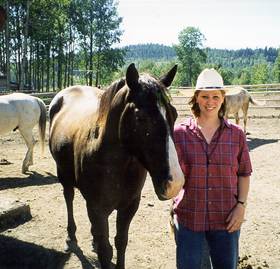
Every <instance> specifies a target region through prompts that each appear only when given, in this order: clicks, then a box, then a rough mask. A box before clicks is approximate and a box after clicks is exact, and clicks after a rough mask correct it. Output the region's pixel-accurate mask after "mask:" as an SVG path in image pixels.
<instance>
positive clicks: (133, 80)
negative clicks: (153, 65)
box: [126, 63, 139, 89]
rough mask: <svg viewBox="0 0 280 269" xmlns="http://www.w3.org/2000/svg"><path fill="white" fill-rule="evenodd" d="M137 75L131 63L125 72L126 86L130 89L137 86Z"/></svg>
mask: <svg viewBox="0 0 280 269" xmlns="http://www.w3.org/2000/svg"><path fill="white" fill-rule="evenodd" d="M138 80H139V73H138V71H137V69H136V67H135V64H134V63H132V64H130V65H129V66H128V68H127V70H126V84H127V85H128V87H129V88H130V89H134V88H135V86H137V85H138Z"/></svg>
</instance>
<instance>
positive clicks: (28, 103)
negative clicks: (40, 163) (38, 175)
mask: <svg viewBox="0 0 280 269" xmlns="http://www.w3.org/2000/svg"><path fill="white" fill-rule="evenodd" d="M46 119H47V109H46V106H45V103H44V102H43V101H42V100H41V99H40V98H37V97H34V96H31V95H28V94H24V93H12V94H8V95H2V96H0V135H1V134H5V133H8V132H10V131H11V130H13V131H16V130H17V129H18V130H19V132H20V134H21V135H22V137H23V139H24V141H25V143H26V145H27V148H28V150H27V152H26V155H25V158H24V160H23V164H22V173H26V171H28V167H29V166H30V165H32V164H33V147H34V145H35V143H36V142H35V139H34V137H33V134H32V129H33V127H34V126H35V125H36V124H38V125H39V138H40V142H41V148H42V152H43V150H44V140H45V133H46Z"/></svg>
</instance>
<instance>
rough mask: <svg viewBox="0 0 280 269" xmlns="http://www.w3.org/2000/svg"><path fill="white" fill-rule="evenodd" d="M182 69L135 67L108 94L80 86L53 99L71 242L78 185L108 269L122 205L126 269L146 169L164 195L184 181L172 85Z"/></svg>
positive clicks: (54, 139) (119, 241)
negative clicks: (111, 222)
mask: <svg viewBox="0 0 280 269" xmlns="http://www.w3.org/2000/svg"><path fill="white" fill-rule="evenodd" d="M176 70H177V66H175V67H173V68H172V69H171V70H170V71H169V72H168V73H167V74H166V75H165V76H163V77H162V78H161V79H159V80H157V79H155V78H153V77H151V76H149V75H147V74H146V75H141V76H140V77H139V74H138V71H137V69H136V68H135V66H134V64H131V65H130V66H129V67H128V69H127V72H126V78H125V79H121V80H119V81H117V82H115V83H113V84H112V85H111V86H110V87H109V88H108V89H107V90H105V91H104V92H103V91H102V90H100V89H98V88H91V87H81V86H74V87H70V88H67V89H65V90H63V91H61V92H60V93H58V94H57V95H56V97H55V98H54V99H53V101H52V102H51V104H50V121H51V126H50V150H51V153H52V155H53V157H54V159H55V161H56V164H57V176H58V179H59V181H60V182H61V184H62V185H63V189H64V197H65V201H66V205H67V213H68V226H67V231H68V238H67V240H66V243H67V246H68V248H69V250H70V248H71V246H75V244H76V241H77V239H76V236H75V231H76V225H75V222H74V217H73V199H74V187H77V188H79V190H80V192H81V193H82V195H83V197H84V198H85V200H86V206H87V211H88V216H89V219H90V222H91V233H92V235H93V246H94V248H95V249H96V251H97V255H98V259H99V261H100V264H101V268H102V269H108V268H111V259H112V247H111V245H110V243H109V240H108V237H109V228H108V217H109V215H110V214H111V213H112V211H113V210H115V209H116V210H117V223H116V225H117V234H116V236H115V247H116V249H117V263H116V268H118V269H124V268H125V250H126V246H127V241H128V229H129V225H130V222H131V220H132V218H133V216H134V214H135V213H136V211H137V209H138V206H139V202H140V197H141V190H142V188H143V185H144V181H145V178H146V174H147V171H148V172H149V173H150V175H151V177H152V181H153V185H154V189H155V192H156V194H157V196H158V198H159V199H161V200H165V199H169V198H172V197H174V196H175V195H176V194H177V193H178V192H179V190H180V189H181V187H182V185H183V184H184V176H183V174H182V171H181V169H180V166H179V163H178V158H177V154H176V150H175V147H174V143H173V140H172V130H173V125H174V122H175V120H176V117H177V113H176V110H175V108H174V107H173V106H172V105H171V104H170V102H169V98H168V95H167V92H166V91H167V89H166V87H168V86H169V85H170V84H171V82H172V80H173V78H174V76H175V74H176Z"/></svg>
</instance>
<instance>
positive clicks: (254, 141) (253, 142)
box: [247, 137, 279, 151]
mask: <svg viewBox="0 0 280 269" xmlns="http://www.w3.org/2000/svg"><path fill="white" fill-rule="evenodd" d="M278 141H279V139H262V138H255V137H247V143H248V146H249V149H250V151H251V150H253V149H255V148H257V147H260V146H262V145H266V144H272V143H277V142H278Z"/></svg>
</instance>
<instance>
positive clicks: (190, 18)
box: [118, 0, 280, 49]
mask: <svg viewBox="0 0 280 269" xmlns="http://www.w3.org/2000/svg"><path fill="white" fill-rule="evenodd" d="M118 3H119V4H118V14H119V16H121V17H123V23H122V25H121V29H122V30H124V34H123V35H122V38H121V39H122V41H121V43H120V45H121V46H123V45H131V44H139V43H159V44H165V45H172V44H178V34H179V32H180V31H181V30H183V29H184V28H186V27H188V26H193V27H197V28H199V30H200V32H201V33H202V34H203V35H204V36H205V38H206V41H205V42H204V45H205V46H208V47H210V48H222V49H240V48H253V49H255V48H264V47H265V46H267V47H275V48H278V47H280V0H119V1H118Z"/></svg>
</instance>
